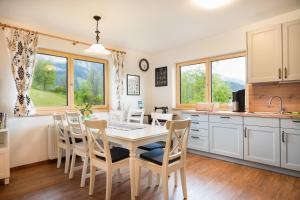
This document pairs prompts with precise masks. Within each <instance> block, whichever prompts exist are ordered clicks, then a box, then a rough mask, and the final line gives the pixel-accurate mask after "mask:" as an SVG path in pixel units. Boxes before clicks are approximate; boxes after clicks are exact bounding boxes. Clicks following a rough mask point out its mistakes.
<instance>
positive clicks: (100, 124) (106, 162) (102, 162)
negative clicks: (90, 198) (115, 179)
mask: <svg viewBox="0 0 300 200" xmlns="http://www.w3.org/2000/svg"><path fill="white" fill-rule="evenodd" d="M85 126H86V130H87V133H88V142H89V154H90V187H89V195H92V194H93V193H94V185H95V176H96V170H97V169H101V170H103V171H105V172H106V197H105V199H106V200H109V199H110V197H111V189H112V174H113V172H114V171H118V170H119V169H120V168H122V167H128V166H129V151H128V150H127V149H125V148H121V147H113V148H111V149H110V148H109V142H108V138H107V136H106V133H105V129H106V128H107V121H105V120H94V121H93V120H86V121H85ZM91 129H92V130H91ZM92 131H94V132H92ZM97 138H99V139H100V141H99V139H97Z"/></svg>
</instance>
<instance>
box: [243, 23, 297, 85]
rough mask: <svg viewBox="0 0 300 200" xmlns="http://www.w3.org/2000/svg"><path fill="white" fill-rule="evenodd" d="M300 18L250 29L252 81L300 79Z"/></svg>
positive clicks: (250, 70)
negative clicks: (253, 29)
mask: <svg viewBox="0 0 300 200" xmlns="http://www.w3.org/2000/svg"><path fill="white" fill-rule="evenodd" d="M299 51H300V20H295V21H291V22H287V23H284V24H279V25H275V26H270V27H266V28H261V29H258V30H255V31H250V32H248V33H247V54H248V55H247V62H248V64H247V80H248V83H262V82H278V81H298V80H300V67H299V63H300V57H299Z"/></svg>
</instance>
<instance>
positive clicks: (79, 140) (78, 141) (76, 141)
mask: <svg viewBox="0 0 300 200" xmlns="http://www.w3.org/2000/svg"><path fill="white" fill-rule="evenodd" d="M69 141H70V144H72V143H73V142H72V138H71V137H69ZM63 142H64V143H65V141H63ZM80 142H82V139H80V138H75V143H80Z"/></svg>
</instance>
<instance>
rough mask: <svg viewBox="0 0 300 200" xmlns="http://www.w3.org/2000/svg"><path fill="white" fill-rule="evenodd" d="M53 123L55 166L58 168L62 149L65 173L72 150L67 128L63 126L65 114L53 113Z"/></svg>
mask: <svg viewBox="0 0 300 200" xmlns="http://www.w3.org/2000/svg"><path fill="white" fill-rule="evenodd" d="M53 119H54V125H55V129H56V140H57V168H60V165H61V157H62V153H63V152H62V151H65V155H66V156H65V158H66V159H65V174H67V173H68V172H69V165H70V156H71V152H72V145H71V142H70V136H69V134H68V130H66V128H65V123H64V120H65V115H60V114H55V113H54V114H53Z"/></svg>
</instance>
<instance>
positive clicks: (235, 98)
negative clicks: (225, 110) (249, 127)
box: [232, 90, 245, 112]
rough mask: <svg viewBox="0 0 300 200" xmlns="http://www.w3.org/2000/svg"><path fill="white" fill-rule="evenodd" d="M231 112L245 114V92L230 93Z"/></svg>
mask: <svg viewBox="0 0 300 200" xmlns="http://www.w3.org/2000/svg"><path fill="white" fill-rule="evenodd" d="M232 111H233V112H245V90H238V91H236V92H232Z"/></svg>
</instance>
